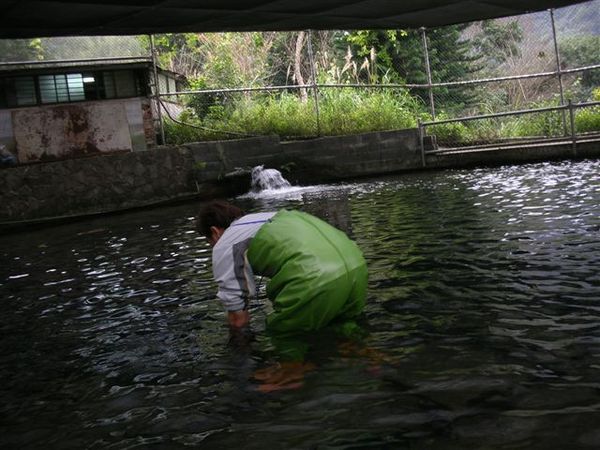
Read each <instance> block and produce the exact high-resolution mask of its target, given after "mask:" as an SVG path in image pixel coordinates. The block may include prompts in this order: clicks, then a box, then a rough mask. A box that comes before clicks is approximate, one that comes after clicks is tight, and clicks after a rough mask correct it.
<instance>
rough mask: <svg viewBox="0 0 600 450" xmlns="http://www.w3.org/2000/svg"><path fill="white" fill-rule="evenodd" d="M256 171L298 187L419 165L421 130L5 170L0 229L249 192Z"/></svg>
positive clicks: (235, 143)
mask: <svg viewBox="0 0 600 450" xmlns="http://www.w3.org/2000/svg"><path fill="white" fill-rule="evenodd" d="M258 164H266V165H267V166H269V167H276V168H282V167H284V168H285V169H286V170H285V172H284V175H285V176H286V177H287V178H288V179H290V180H291V181H294V182H300V183H310V182H315V181H325V180H336V179H343V178H349V177H355V176H364V175H375V174H385V173H391V172H396V171H399V170H407V169H411V168H415V167H419V166H420V150H419V146H418V139H417V132H416V130H402V131H390V132H377V133H367V134H361V135H353V136H341V137H326V138H320V139H312V140H306V141H297V142H287V143H281V142H280V141H279V138H278V137H276V136H272V137H260V138H251V139H243V140H232V141H218V142H206V143H194V144H188V145H183V146H178V147H160V148H156V149H153V150H148V151H144V152H133V153H122V154H112V155H103V156H97V157H92V158H79V159H71V160H65V161H54V162H49V163H44V164H32V165H26V166H17V167H11V168H5V169H2V170H0V185H1V186H3V189H2V192H1V194H0V204H1V205H2V209H1V210H0V211H1V212H0V222H4V223H6V222H16V221H29V220H38V219H44V218H50V217H56V216H71V215H82V214H94V213H99V212H108V211H115V210H121V209H126V208H132V207H137V206H143V205H149V204H154V203H159V202H163V201H171V200H176V199H178V198H188V197H191V196H198V197H211V196H217V195H224V194H225V195H227V194H233V193H234V192H236V191H237V192H243V191H246V190H248V189H249V185H250V184H249V181H250V180H249V176H248V175H247V174H246V175H243V176H239V177H236V176H230V175H229V174H230V173H231V172H234V171H235V170H236V169H237V168H250V167H253V166H256V165H258Z"/></svg>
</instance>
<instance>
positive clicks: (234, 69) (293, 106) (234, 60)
mask: <svg viewBox="0 0 600 450" xmlns="http://www.w3.org/2000/svg"><path fill="white" fill-rule="evenodd" d="M599 24H600V0H594V1H591V2H587V3H582V4H577V5H573V6H570V7H567V8H562V9H560V10H556V11H545V12H539V13H535V14H527V15H522V16H514V17H507V18H502V19H495V20H486V21H479V22H474V23H468V24H461V25H453V26H448V27H441V28H436V29H415V30H371V31H356V30H348V31H318V32H317V31H315V32H288V33H279V32H278V33H275V32H271V33H267V32H263V33H211V34H198V33H189V34H179V35H175V34H170V35H157V36H154V37H152V38H151V37H148V36H125V37H115V36H107V37H93V38H86V37H65V38H48V39H46V38H42V39H30V40H13V41H0V50H1V51H0V76H2V74H3V73H8V72H10V71H13V72H14V71H15V70H17V69H19V70H27V69H31V68H35V67H38V68H39V67H47V68H48V69H52V70H53V71H56V70H57V67H58V66H60V67H61V68H62V69H65V70H75V69H74V67H77V66H78V65H82V64H88V65H89V64H91V63H92V62H94V64H105V65H107V66H111V67H115V66H117V65H118V64H120V63H123V62H132V61H152V64H153V66H158V67H160V72H159V71H157V70H154V73H152V71H150V72H149V73H148V74H147V79H146V82H147V84H148V86H149V89H148V93H149V95H151V96H152V97H153V98H154V102H155V108H154V113H155V118H156V127H157V131H158V133H157V134H158V135H159V136H164V139H166V142H167V143H180V142H185V141H194V140H205V139H223V138H229V137H240V136H248V135H260V134H272V133H276V134H279V135H280V136H282V137H283V138H298V137H311V136H318V135H332V134H346V133H358V132H365V131H375V130H384V129H400V128H409V127H415V126H417V124H418V123H419V122H420V123H424V124H426V126H427V128H426V131H427V132H429V133H434V134H436V135H437V136H438V142H439V143H441V144H443V145H447V146H458V145H466V144H470V143H486V142H492V141H497V140H503V139H504V140H506V139H517V138H522V137H540V136H544V137H558V136H562V135H564V134H568V133H569V132H570V131H569V125H570V124H569V123H568V121H567V115H568V111H567V110H561V111H555V110H554V111H546V110H543V109H544V108H551V107H556V106H561V105H567V102H568V100H571V101H572V102H573V103H576V104H580V103H586V102H587V103H589V106H588V107H587V108H576V109H575V110H574V113H573V115H574V117H575V119H574V122H575V131H576V132H578V133H583V132H593V131H600V119H599V117H600V110H599V109H598V107H597V106H596V105H595V104H594V103H592V102H594V101H597V100H600V91H598V89H599V87H600V50H599V49H600V25H599ZM169 74H171V75H173V76H167V75H169ZM178 77H179V78H178ZM174 80H178V81H177V83H176V82H175V81H174ZM184 80H185V83H184V82H183V81H184ZM530 109H535V110H539V109H542V110H543V111H539V112H536V113H533V114H527V115H507V116H500V117H489V115H490V114H495V113H506V112H514V111H524V110H530ZM473 116H477V117H479V116H482V117H481V118H480V119H478V120H465V121H456V122H447V121H448V120H449V119H456V118H463V117H467V118H468V117H473ZM438 122H439V123H438ZM159 141H160V139H159Z"/></svg>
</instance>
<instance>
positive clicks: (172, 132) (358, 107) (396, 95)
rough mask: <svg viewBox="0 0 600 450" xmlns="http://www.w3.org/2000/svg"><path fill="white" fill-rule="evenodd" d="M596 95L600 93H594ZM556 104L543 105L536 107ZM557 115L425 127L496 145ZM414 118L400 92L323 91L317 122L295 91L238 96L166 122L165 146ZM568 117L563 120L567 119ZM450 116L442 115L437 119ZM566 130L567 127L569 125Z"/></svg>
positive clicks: (349, 129) (594, 117)
mask: <svg viewBox="0 0 600 450" xmlns="http://www.w3.org/2000/svg"><path fill="white" fill-rule="evenodd" d="M598 95H600V93H599V94H598ZM553 105H556V103H555V102H551V101H548V102H545V103H543V104H537V105H535V106H534V107H544V106H553ZM562 116H563V115H562V113H561V112H560V111H551V112H542V113H534V114H527V115H523V116H511V117H504V118H495V119H489V118H488V119H482V120H475V121H468V122H464V123H461V122H454V123H447V124H441V125H433V126H430V127H428V128H427V132H428V133H429V134H435V135H436V136H437V141H438V143H439V144H441V145H461V144H462V145H464V144H469V143H473V144H477V143H484V142H494V141H498V140H502V139H507V138H515V137H542V136H560V135H562V134H563V133H564V130H565V127H564V124H563V121H562ZM417 117H420V118H422V119H423V120H426V121H429V120H431V118H430V117H429V115H428V113H426V112H425V108H424V105H423V104H422V103H421V102H420V100H417V99H416V98H415V97H412V96H411V95H409V93H408V92H407V91H405V90H401V89H394V90H392V89H369V90H364V89H363V90H358V89H354V88H350V87H348V88H335V89H334V88H321V89H320V91H319V123H318V124H317V114H316V107H315V101H314V98H313V96H312V95H309V96H308V99H307V100H306V101H302V100H301V98H300V97H299V96H298V95H297V92H281V93H277V94H268V93H260V94H253V95H251V94H239V95H235V96H231V97H229V98H228V99H227V101H226V102H223V103H218V104H212V105H210V106H208V107H207V106H206V105H204V106H203V109H202V114H197V113H194V111H193V110H192V109H190V110H188V111H186V112H185V113H184V114H183V115H182V116H181V118H180V120H181V121H182V122H185V123H188V124H191V125H192V127H190V126H188V125H181V124H178V123H175V122H172V121H166V123H165V133H166V135H167V142H168V143H173V144H182V143H185V142H193V141H203V140H217V139H230V138H239V137H242V136H250V135H269V134H277V135H279V136H280V137H281V138H282V139H295V138H306V137H314V136H316V135H317V134H320V135H323V136H333V135H344V134H354V133H364V132H369V131H380V130H395V129H405V128H413V127H415V126H416V119H417ZM568 117H569V116H568V114H566V118H567V120H568ZM446 118H448V115H447V114H445V113H444V112H443V111H442V112H441V113H439V114H438V117H437V119H438V120H443V119H446ZM575 125H576V130H577V132H589V131H600V108H599V107H593V108H586V109H579V110H577V112H576V115H575ZM567 128H568V124H567Z"/></svg>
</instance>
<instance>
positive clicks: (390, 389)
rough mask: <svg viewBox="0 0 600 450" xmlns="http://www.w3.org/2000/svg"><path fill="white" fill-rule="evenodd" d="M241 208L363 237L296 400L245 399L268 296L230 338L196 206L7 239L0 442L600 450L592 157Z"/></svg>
mask: <svg viewBox="0 0 600 450" xmlns="http://www.w3.org/2000/svg"><path fill="white" fill-rule="evenodd" d="M238 202H240V203H241V204H242V205H243V206H244V207H245V208H246V209H247V210H249V211H262V210H270V209H275V208H281V207H291V208H298V209H302V210H305V211H308V212H310V213H313V214H315V215H318V216H320V217H322V218H325V219H326V220H328V221H330V222H331V223H333V224H335V225H336V226H338V227H340V228H342V229H344V230H345V231H346V232H348V233H349V234H351V235H352V236H353V238H354V239H355V240H356V241H357V242H358V244H359V245H360V247H361V248H362V249H363V251H364V253H365V256H366V258H367V262H368V265H369V272H370V283H369V295H368V296H369V303H368V306H367V308H366V312H365V317H364V318H363V320H362V321H361V327H362V328H363V329H364V336H363V337H362V339H361V340H360V343H359V344H357V348H354V349H353V350H352V349H351V350H348V348H347V346H346V347H344V345H343V343H342V344H340V342H339V340H338V338H336V337H335V336H333V335H332V334H331V333H328V332H327V331H324V332H323V333H317V336H314V339H308V340H307V345H309V346H310V348H309V350H308V353H307V355H306V358H307V360H308V361H310V362H311V363H313V364H314V365H315V366H316V369H315V370H313V371H311V372H309V373H307V374H306V376H305V379H304V385H303V386H302V387H301V388H299V389H294V390H285V391H279V392H274V393H270V394H264V393H262V392H260V391H259V390H258V389H257V386H258V384H257V383H258V382H257V381H256V380H255V379H254V378H253V376H252V375H253V373H254V372H255V371H256V370H258V369H261V368H264V367H268V366H269V365H270V364H272V363H273V362H275V361H276V359H277V357H276V355H275V354H274V353H273V351H272V346H271V343H270V342H269V339H268V337H266V336H265V335H264V333H262V331H263V330H264V324H263V321H264V317H265V314H266V312H265V308H264V306H263V304H264V301H263V300H258V301H254V302H253V304H252V315H253V328H254V330H255V332H256V336H255V339H254V340H253V341H251V342H249V343H247V344H246V345H242V344H241V343H229V344H228V331H227V329H226V327H225V326H224V314H223V312H222V310H221V307H220V305H219V304H218V303H217V301H216V300H215V299H214V293H215V286H214V284H213V282H212V280H211V277H210V273H211V265H210V264H211V263H210V249H209V247H208V245H207V244H206V241H205V240H204V239H203V238H201V237H200V236H198V234H197V233H196V232H195V230H194V221H193V216H194V215H195V213H196V209H197V206H198V205H184V206H178V207H172V208H165V209H161V210H153V211H146V212H141V213H131V214H126V215H120V216H112V217H108V218H103V219H97V220H93V221H85V222H79V223H76V224H71V225H65V226H60V227H53V228H46V229H42V230H37V231H30V232H25V233H19V234H13V235H10V236H4V237H1V238H0V246H1V250H0V257H1V261H2V265H1V267H0V297H1V308H2V311H1V314H0V333H1V336H2V339H1V343H0V348H1V356H0V380H2V383H0V395H1V400H2V401H1V402H0V414H1V417H2V420H1V421H0V446H1V447H2V448H27V449H34V448H61V449H84V448H89V449H104V448H109V449H113V448H114V449H126V448H184V447H185V448H189V446H192V447H193V446H201V447H202V448H207V449H211V448H215V449H217V448H244V449H264V448H319V449H327V448H427V449H432V448H440V449H446V448H448V449H450V448H460V449H483V448H486V449H491V448H506V449H509V448H510V449H514V448H525V449H573V448H600V428H599V427H598V424H600V206H599V205H600V162H599V161H582V162H564V163H552V164H535V165H524V166H506V167H501V168H494V169H480V170H472V171H445V172H435V173H422V174H415V175H404V176H399V177H394V178H380V179H375V180H370V181H364V182H358V183H353V184H341V185H333V186H317V187H312V188H308V189H301V190H295V191H292V192H291V193H289V194H288V195H284V196H270V197H264V198H248V197H246V198H241V199H239V200H238ZM317 342H318V344H319V345H315V343H317Z"/></svg>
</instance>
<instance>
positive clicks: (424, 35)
mask: <svg viewBox="0 0 600 450" xmlns="http://www.w3.org/2000/svg"><path fill="white" fill-rule="evenodd" d="M420 31H421V36H422V37H423V51H424V52H425V70H426V71H427V88H428V90H429V107H430V108H431V117H432V119H433V120H435V103H434V102H433V87H432V86H431V85H432V81H431V67H430V66H429V50H428V49H427V34H426V32H425V27H421V28H420Z"/></svg>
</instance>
